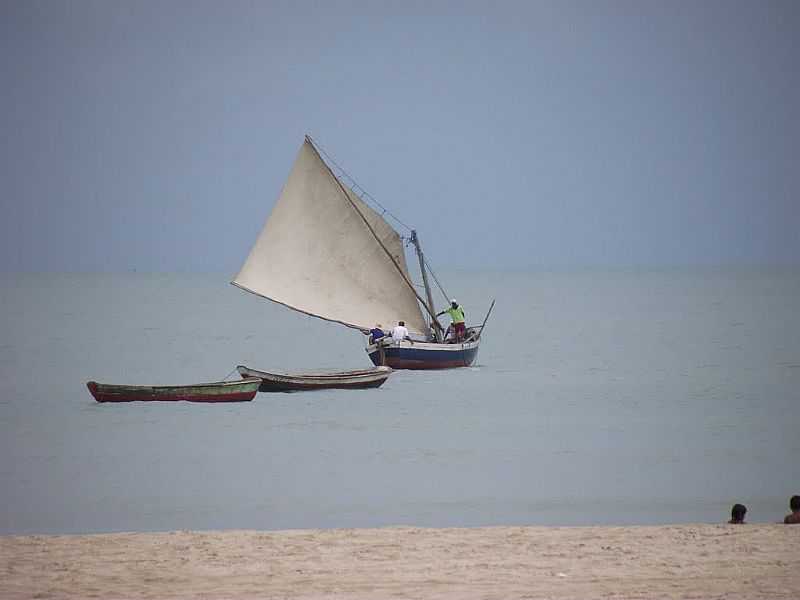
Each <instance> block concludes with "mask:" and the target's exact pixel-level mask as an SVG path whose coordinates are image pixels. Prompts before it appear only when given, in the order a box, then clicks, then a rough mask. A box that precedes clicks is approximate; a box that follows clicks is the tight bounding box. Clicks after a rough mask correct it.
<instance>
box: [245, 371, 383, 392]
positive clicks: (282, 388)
mask: <svg viewBox="0 0 800 600" xmlns="http://www.w3.org/2000/svg"><path fill="white" fill-rule="evenodd" d="M236 370H237V371H239V375H241V376H242V377H258V378H259V379H260V380H261V386H260V387H259V388H258V391H260V392H299V391H311V390H330V389H348V390H349V389H361V388H376V387H379V386H381V385H383V382H384V381H386V379H387V378H388V377H389V375H390V374H391V373H392V369H390V368H389V367H375V368H373V369H361V370H358V371H335V372H330V373H267V372H266V371H258V370H256V369H251V368H249V367H245V366H244V365H239V366H238V367H236Z"/></svg>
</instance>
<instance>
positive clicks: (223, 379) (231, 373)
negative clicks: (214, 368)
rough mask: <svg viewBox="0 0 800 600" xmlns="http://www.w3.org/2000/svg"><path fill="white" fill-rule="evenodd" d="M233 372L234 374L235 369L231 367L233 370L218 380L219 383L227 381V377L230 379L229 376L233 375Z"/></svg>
mask: <svg viewBox="0 0 800 600" xmlns="http://www.w3.org/2000/svg"><path fill="white" fill-rule="evenodd" d="M235 372H236V367H233V370H232V371H231V372H230V373H228V374H227V375H225V377H223V378H222V379H220V381H225V380H227V379H228V377H230V376H231V375H233V374H234V373H235Z"/></svg>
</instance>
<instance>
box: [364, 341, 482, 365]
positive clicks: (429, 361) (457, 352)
mask: <svg viewBox="0 0 800 600" xmlns="http://www.w3.org/2000/svg"><path fill="white" fill-rule="evenodd" d="M478 344H479V342H468V343H465V344H433V343H428V342H417V343H414V344H410V343H409V342H405V341H404V342H403V343H402V344H399V345H398V344H385V345H383V346H382V347H378V346H376V345H375V344H373V345H371V346H368V347H367V353H368V354H369V358H370V360H371V361H372V363H373V364H374V365H376V366H380V365H382V364H383V365H386V366H387V367H391V368H392V369H453V368H455V367H469V366H470V365H471V364H472V363H474V362H475V359H476V358H477V357H478ZM381 352H382V353H383V356H381Z"/></svg>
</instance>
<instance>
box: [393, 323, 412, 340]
mask: <svg viewBox="0 0 800 600" xmlns="http://www.w3.org/2000/svg"><path fill="white" fill-rule="evenodd" d="M403 340H408V341H409V342H411V343H412V344H413V343H414V340H412V339H411V336H410V335H408V329H406V322H405V321H398V322H397V325H396V326H395V328H394V329H392V341H393V342H395V343H396V344H399V343H400V342H402V341H403Z"/></svg>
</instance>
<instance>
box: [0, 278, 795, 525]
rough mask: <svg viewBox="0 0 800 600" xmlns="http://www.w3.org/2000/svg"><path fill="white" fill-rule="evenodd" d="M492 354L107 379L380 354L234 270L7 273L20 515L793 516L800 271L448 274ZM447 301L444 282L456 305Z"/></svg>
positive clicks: (12, 461)
mask: <svg viewBox="0 0 800 600" xmlns="http://www.w3.org/2000/svg"><path fill="white" fill-rule="evenodd" d="M439 275H440V279H442V280H444V281H446V282H447V283H448V286H450V287H449V288H448V289H447V290H446V291H447V293H448V294H452V295H455V296H457V297H458V299H459V300H460V302H461V303H462V305H463V306H464V307H465V308H466V310H467V316H468V319H467V320H468V322H470V323H476V322H480V320H481V319H482V318H483V316H484V313H485V311H486V309H487V308H488V305H489V302H490V300H491V299H492V298H496V299H497V305H496V307H495V310H494V312H493V314H492V316H491V318H490V320H489V322H488V323H487V327H486V334H485V337H484V338H483V340H482V342H481V349H480V353H479V355H478V360H477V363H476V365H475V366H474V367H472V368H465V369H455V370H448V371H440V372H414V371H397V372H395V373H394V374H393V375H392V376H391V377H390V378H389V380H388V381H387V382H386V383H385V384H384V386H383V387H381V388H379V389H375V390H359V391H336V390H334V391H320V392H312V393H293V394H259V395H258V396H257V397H256V399H255V400H254V401H253V402H247V403H238V404H229V405H225V404H217V405H203V404H193V403H131V404H98V403H96V402H95V401H94V399H93V398H92V397H91V396H90V394H89V392H88V390H87V389H86V387H85V383H86V381H87V380H96V381H100V382H107V383H129V384H173V383H175V384H188V383H196V382H205V381H216V380H220V379H223V378H224V377H226V376H230V372H231V371H232V370H233V368H234V367H235V366H236V365H237V364H246V365H249V366H251V367H254V368H257V369H264V370H270V371H281V370H285V371H296V370H303V369H306V370H307V369H315V368H329V369H343V368H359V367H365V366H369V364H370V363H369V360H368V358H367V356H366V353H365V352H364V349H363V348H364V338H363V336H361V335H360V334H359V333H358V332H355V331H352V330H348V329H345V328H343V327H341V326H337V325H335V324H331V323H327V322H323V321H320V320H318V319H313V318H310V317H306V316H303V315H300V314H297V313H294V312H292V311H290V310H288V309H286V308H283V307H281V306H278V305H274V304H272V303H270V302H268V301H265V300H262V299H260V298H257V297H255V296H252V295H249V294H246V293H244V292H242V291H241V290H238V289H236V288H234V287H233V286H230V285H228V284H227V282H228V277H226V276H225V275H224V274H217V275H185V274H181V275H174V274H170V275H161V274H158V275H148V274H137V273H126V274H100V275H97V274H92V275H85V274H70V275H65V274H56V275H46V274H36V275H17V274H6V275H2V283H1V284H0V303H1V304H0V308H1V310H0V533H5V534H9V533H34V532H37V533H72V532H75V533H85V532H105V531H126V530H174V529H223V528H247V529H267V530H273V529H287V528H317V527H323V528H333V527H376V526H388V525H418V526H435V527H445V526H481V525H507V524H515V525H588V524H658V523H685V522H711V523H714V522H722V521H725V520H726V519H727V518H728V513H729V510H730V506H731V505H732V504H733V503H735V502H741V503H743V504H745V505H747V507H748V520H750V521H754V522H773V521H777V520H779V519H780V518H781V517H782V516H783V514H784V513H785V512H787V509H788V506H787V501H788V498H789V496H791V495H792V494H796V493H800V466H798V456H800V410H798V407H799V406H800V325H799V324H798V321H799V319H798V314H797V309H798V306H800V273H798V271H797V270H791V269H784V270H781V269H760V270H753V269H750V270H741V269H740V270H731V269H728V270H725V269H720V270H708V269H707V270H693V271H692V270H660V271H656V270H650V271H647V270H616V271H563V272H546V271H532V272H494V273H486V272H450V273H440V274H439ZM443 304H444V301H443V300H442V305H443Z"/></svg>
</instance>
